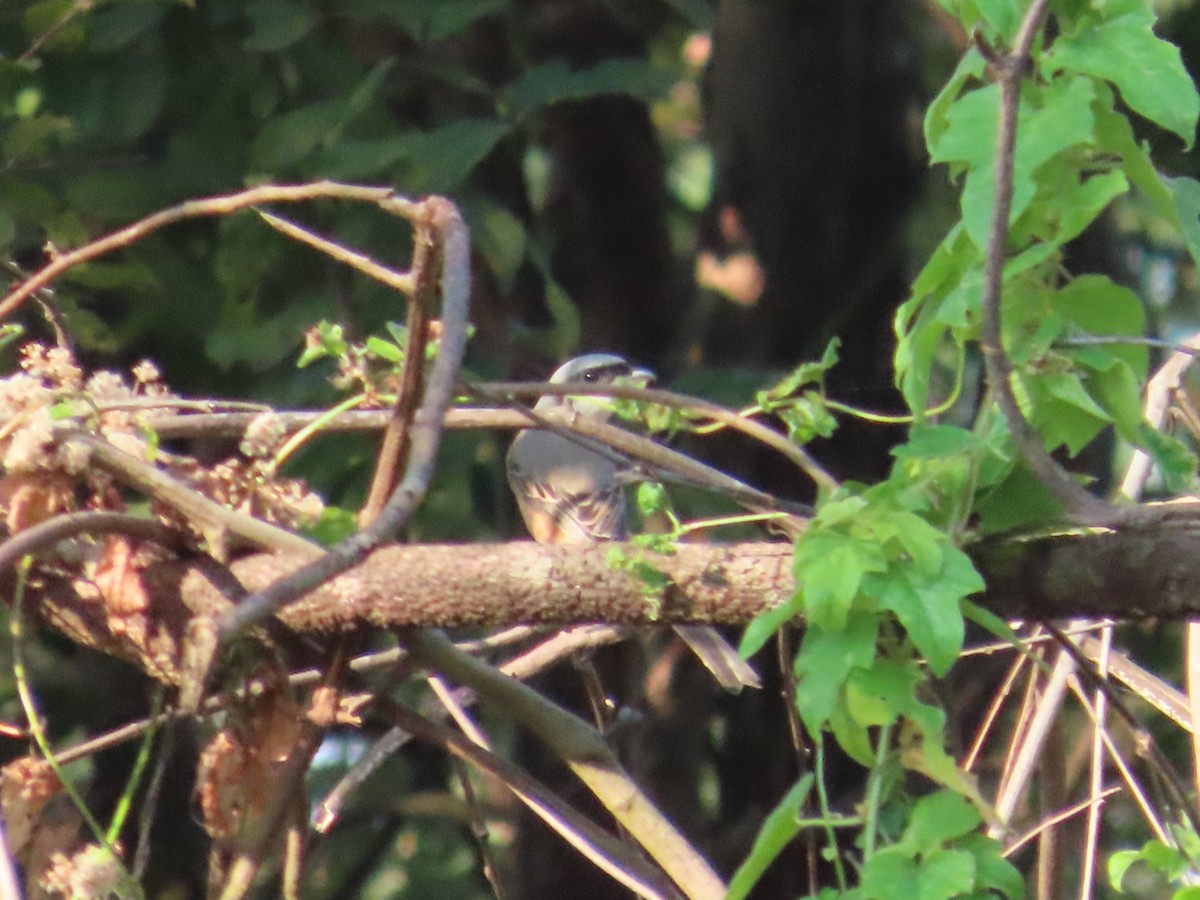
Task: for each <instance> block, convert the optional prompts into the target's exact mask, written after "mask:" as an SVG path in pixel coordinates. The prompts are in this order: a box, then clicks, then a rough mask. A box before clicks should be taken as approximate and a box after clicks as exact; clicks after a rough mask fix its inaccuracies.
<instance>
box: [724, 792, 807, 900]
mask: <svg viewBox="0 0 1200 900" xmlns="http://www.w3.org/2000/svg"><path fill="white" fill-rule="evenodd" d="M813 781H814V777H813V773H812V772H806V773H805V774H804V775H803V776H802V777H801V778H800V780H799V781H797V782H796V784H795V785H794V786H793V787H792V789H791V790H790V791H788V792H787V795H786V796H785V797H784V798H783V799H782V800H781V801H780V802H779V805H778V806H776V807H775V808H774V809H773V810H771V812H770V814H769V815H768V816H767V818H766V820H765V821H764V822H763V826H762V829H761V830H760V831H759V832H758V836H757V837H756V838H755V839H754V846H753V847H751V848H750V853H749V855H748V856H747V857H746V859H745V861H744V862H743V863H742V864H741V865H740V866H738V869H737V871H736V872H734V873H733V878H731V879H730V881H729V893H728V894H726V895H725V896H726V898H727V900H742V898H743V897H746V896H747V895H748V894H749V893H750V891H751V889H752V888H753V887H754V885H755V884H757V883H758V880H759V879H760V878H761V877H762V874H763V872H765V871H766V870H767V867H768V866H769V865H770V864H771V863H772V862H773V861H774V859H775V857H777V856H778V855H779V854H780V853H781V852H782V851H783V848H784V847H786V846H787V845H788V844H789V843H790V842H791V840H792V838H794V837H795V836H796V835H797V834H799V833H800V824H799V823H800V814H801V812H802V811H803V809H804V801H805V800H807V799H808V795H809V793H810V792H811V791H812V787H813Z"/></svg>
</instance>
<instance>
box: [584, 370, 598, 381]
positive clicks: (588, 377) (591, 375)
mask: <svg viewBox="0 0 1200 900" xmlns="http://www.w3.org/2000/svg"><path fill="white" fill-rule="evenodd" d="M597 377H598V376H597V375H596V372H595V370H594V369H593V370H591V371H587V372H584V373H583V380H584V381H595V380H596V378H597Z"/></svg>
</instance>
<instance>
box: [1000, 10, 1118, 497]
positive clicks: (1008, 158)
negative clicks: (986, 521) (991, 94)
mask: <svg viewBox="0 0 1200 900" xmlns="http://www.w3.org/2000/svg"><path fill="white" fill-rule="evenodd" d="M1048 6H1049V0H1034V2H1033V3H1032V5H1031V6H1030V7H1029V10H1028V11H1027V12H1026V14H1025V18H1024V20H1023V21H1022V23H1021V27H1020V30H1019V31H1018V34H1017V38H1016V40H1015V42H1014V44H1013V48H1012V50H1011V51H1010V52H1009V53H1007V54H999V55H995V57H994V59H993V62H992V66H991V68H992V71H993V72H995V73H996V79H997V81H998V83H999V85H1000V122H999V127H998V129H997V135H996V145H997V146H996V197H995V204H994V206H993V207H992V221H991V224H990V225H989V227H988V238H987V249H986V254H985V257H984V268H983V296H982V299H981V301H980V302H981V306H982V312H983V324H982V329H981V336H980V337H981V340H980V345H981V349H982V350H983V361H984V367H985V371H986V373H987V382H988V387H989V388H990V389H991V390H992V392H993V395H994V396H995V398H996V402H997V403H998V404H999V406H1000V411H1001V412H1002V413H1003V414H1004V419H1005V421H1006V422H1007V423H1008V429H1009V432H1010V433H1011V434H1012V438H1013V442H1014V443H1015V444H1016V446H1017V450H1018V451H1019V452H1020V454H1021V458H1022V459H1024V460H1025V463H1026V465H1028V466H1029V469H1030V471H1032V472H1033V474H1034V476H1035V477H1036V478H1037V479H1038V481H1039V482H1040V483H1041V484H1042V486H1043V487H1045V488H1046V490H1048V491H1049V492H1050V493H1051V494H1052V495H1053V496H1054V498H1055V499H1056V500H1058V502H1059V503H1061V504H1062V505H1063V506H1064V507H1065V508H1066V511H1067V512H1068V513H1073V514H1077V515H1082V516H1085V517H1092V516H1103V515H1105V514H1107V513H1108V512H1109V510H1110V508H1111V507H1110V505H1109V504H1108V503H1106V502H1104V501H1103V500H1099V499H1097V498H1096V497H1093V496H1092V495H1091V494H1090V493H1088V491H1087V490H1086V489H1084V488H1083V487H1081V486H1080V485H1079V484H1077V483H1076V482H1075V481H1074V480H1072V478H1071V476H1070V475H1069V474H1067V472H1066V471H1064V470H1063V468H1062V467H1061V466H1060V465H1059V464H1058V463H1057V462H1055V461H1054V459H1053V457H1051V456H1050V454H1049V453H1047V452H1046V448H1045V446H1044V445H1043V443H1042V439H1041V437H1040V436H1039V435H1038V434H1037V432H1035V431H1034V430H1033V429H1032V428H1031V427H1030V425H1029V422H1027V421H1026V419H1025V416H1024V415H1023V414H1022V413H1021V409H1020V407H1019V406H1018V404H1017V399H1016V397H1015V396H1014V395H1013V389H1012V376H1013V367H1012V362H1011V361H1010V360H1009V358H1008V355H1007V354H1006V353H1005V352H1004V344H1003V339H1002V333H1003V329H1002V325H1001V296H1002V293H1003V281H1004V257H1005V250H1006V247H1007V246H1008V219H1009V215H1010V213H1011V211H1012V197H1013V163H1014V158H1015V151H1016V143H1017V110H1018V108H1019V104H1020V99H1021V82H1022V80H1023V79H1024V77H1025V73H1026V71H1027V70H1028V68H1029V65H1030V55H1029V52H1030V48H1031V47H1032V46H1033V39H1034V36H1035V35H1036V34H1037V30H1038V28H1040V27H1041V23H1042V19H1043V18H1044V16H1045V14H1046V9H1047V7H1048Z"/></svg>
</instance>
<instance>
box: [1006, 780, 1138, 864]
mask: <svg viewBox="0 0 1200 900" xmlns="http://www.w3.org/2000/svg"><path fill="white" fill-rule="evenodd" d="M1120 790H1121V789H1120V788H1119V787H1117V786H1116V785H1113V786H1111V787H1107V788H1105V789H1104V790H1103V791H1101V793H1100V794H1099V796H1096V797H1089V798H1088V799H1087V800H1081V801H1080V802H1078V803H1076V804H1075V805H1074V806H1068V807H1067V808H1066V809H1064V810H1061V811H1059V812H1057V813H1055V814H1054V815H1052V816H1050V817H1049V818H1046V819H1043V820H1042V821H1041V822H1038V824H1037V825H1036V826H1034V827H1033V828H1031V829H1030V830H1029V831H1027V832H1025V833H1024V834H1022V835H1021V836H1020V837H1018V838H1016V839H1015V840H1013V841H1012V843H1010V844H1007V845H1005V847H1004V853H1003V855H1004V856H1005V857H1006V858H1007V857H1010V856H1012V855H1013V854H1014V853H1016V852H1017V851H1018V850H1020V849H1021V848H1022V847H1024V846H1025V845H1026V844H1028V843H1029V842H1030V841H1032V840H1034V839H1036V838H1037V837H1038V836H1039V835H1040V834H1041V833H1042V832H1043V831H1045V830H1046V829H1047V828H1053V827H1054V826H1055V825H1058V824H1060V823H1062V822H1065V821H1066V820H1067V819H1069V818H1071V817H1072V816H1076V815H1078V814H1079V813H1081V812H1083V810H1085V809H1090V808H1091V807H1092V806H1098V805H1099V804H1101V803H1103V802H1104V801H1105V800H1107V799H1108V798H1109V797H1111V796H1112V795H1113V794H1116V793H1119V792H1120Z"/></svg>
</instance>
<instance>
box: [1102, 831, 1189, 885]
mask: <svg viewBox="0 0 1200 900" xmlns="http://www.w3.org/2000/svg"><path fill="white" fill-rule="evenodd" d="M1170 831H1171V837H1172V839H1173V842H1172V843H1171V844H1170V845H1168V844H1164V843H1163V842H1162V841H1160V840H1158V839H1154V840H1150V841H1147V842H1146V843H1145V844H1144V845H1142V848H1141V849H1140V850H1121V851H1119V852H1117V853H1114V854H1113V855H1112V856H1111V857H1109V860H1108V880H1109V883H1110V884H1111V885H1112V886H1113V888H1114V889H1116V890H1118V891H1121V890H1123V889H1124V887H1125V882H1126V880H1127V876H1129V875H1130V869H1132V868H1133V867H1134V865H1135V864H1136V863H1142V864H1143V865H1144V866H1145V867H1146V868H1147V869H1148V870H1149V871H1150V872H1151V873H1154V874H1155V875H1157V876H1158V877H1159V878H1161V879H1162V880H1163V881H1166V882H1168V883H1169V884H1171V885H1173V886H1175V887H1176V889H1175V890H1174V892H1173V893H1172V894H1171V898H1172V900H1196V898H1197V897H1200V889H1198V888H1197V887H1196V886H1195V885H1194V884H1192V882H1194V881H1195V878H1196V873H1197V871H1200V837H1197V835H1196V832H1195V831H1193V830H1192V828H1191V826H1190V825H1189V824H1188V823H1187V822H1186V821H1183V822H1177V823H1172V824H1171V826H1170ZM1129 880H1132V878H1130V879H1129Z"/></svg>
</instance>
